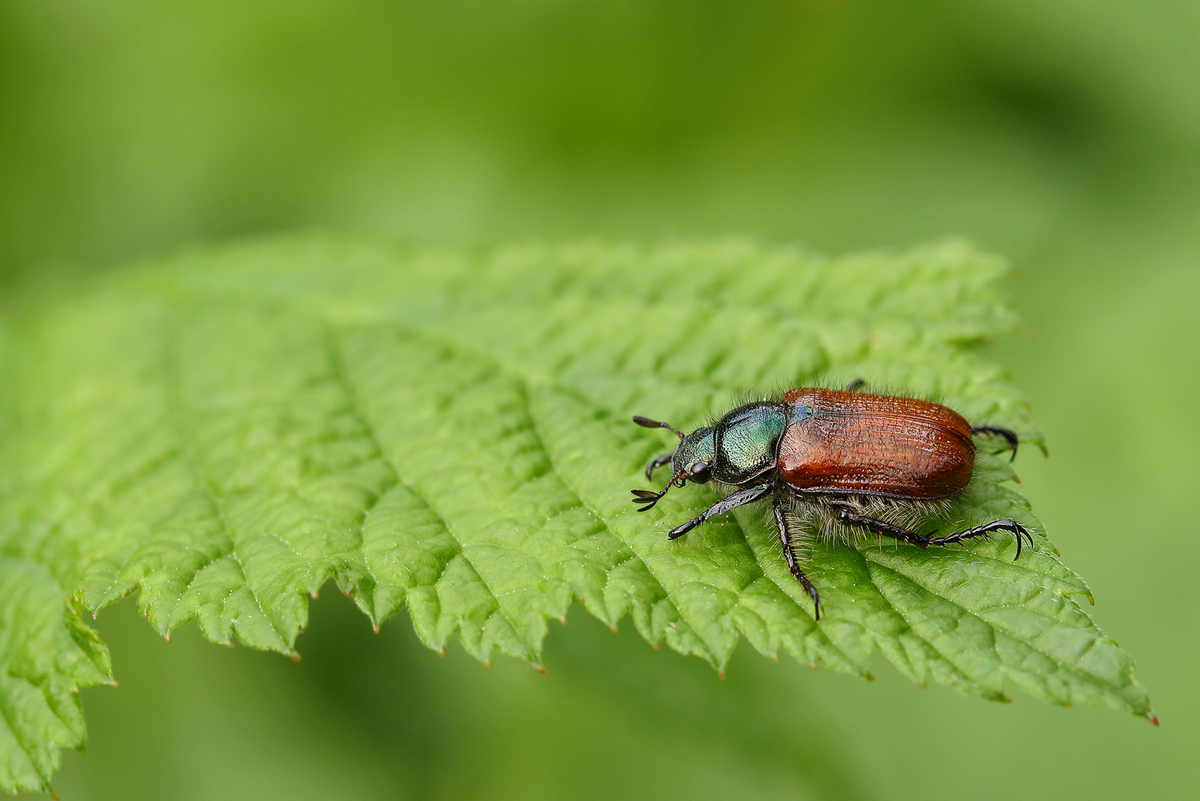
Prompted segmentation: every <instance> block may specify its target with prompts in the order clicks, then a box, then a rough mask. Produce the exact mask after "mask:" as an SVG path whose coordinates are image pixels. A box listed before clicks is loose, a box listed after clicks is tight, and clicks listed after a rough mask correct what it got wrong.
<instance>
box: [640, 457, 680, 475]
mask: <svg viewBox="0 0 1200 801" xmlns="http://www.w3.org/2000/svg"><path fill="white" fill-rule="evenodd" d="M674 455H675V451H671V452H670V453H664V454H663V455H662V456H658V457H655V458H654V459H651V460H650V464H648V465H646V478H647V479H652V478H654V471H655V470H656V469H658V468H660V467H662V466H663V465H665V464H670V463H671V457H672V456H674Z"/></svg>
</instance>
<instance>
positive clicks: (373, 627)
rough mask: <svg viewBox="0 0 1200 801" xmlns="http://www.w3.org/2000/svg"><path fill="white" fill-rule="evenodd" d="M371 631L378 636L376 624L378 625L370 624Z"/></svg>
mask: <svg viewBox="0 0 1200 801" xmlns="http://www.w3.org/2000/svg"><path fill="white" fill-rule="evenodd" d="M371 631H373V632H375V633H376V634H378V633H379V624H378V623H372V624H371Z"/></svg>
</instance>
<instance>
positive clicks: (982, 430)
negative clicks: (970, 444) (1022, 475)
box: [971, 426, 1019, 462]
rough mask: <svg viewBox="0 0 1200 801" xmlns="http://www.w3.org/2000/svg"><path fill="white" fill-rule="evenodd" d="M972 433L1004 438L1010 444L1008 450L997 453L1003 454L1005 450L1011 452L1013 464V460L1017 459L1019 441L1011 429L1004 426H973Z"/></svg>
mask: <svg viewBox="0 0 1200 801" xmlns="http://www.w3.org/2000/svg"><path fill="white" fill-rule="evenodd" d="M971 433H972V434H994V435H996V436H998V437H1004V441H1005V442H1007V443H1008V448H1007V449H1006V448H1001V449H1000V450H998V451H996V453H1003V452H1004V451H1005V450H1011V451H1012V456H1011V457H1009V459H1008V460H1009V461H1010V462H1011V461H1012V460H1013V459H1016V458H1017V445H1018V443H1019V441H1018V440H1017V434H1016V432H1015V431H1013V430H1012V429H1011V428H1005V427H1004V426H971Z"/></svg>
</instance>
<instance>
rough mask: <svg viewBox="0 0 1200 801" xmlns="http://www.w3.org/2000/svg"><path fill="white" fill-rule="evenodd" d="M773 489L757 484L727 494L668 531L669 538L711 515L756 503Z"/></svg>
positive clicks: (678, 534) (690, 528)
mask: <svg viewBox="0 0 1200 801" xmlns="http://www.w3.org/2000/svg"><path fill="white" fill-rule="evenodd" d="M770 491H771V485H770V484H755V485H754V486H753V487H746V488H745V489H740V490H738V491H737V492H735V493H733V494H732V495H727V496H726V497H724V498H722V499H721V500H719V501H717V502H716V503H714V504H713V505H712V506H710V507H708V508H707V509H705V510H704V511H703V512H702V513H700V514H698V515H696V516H695V517H693V518H692V519H691V520H689V521H687V522H686V523H684V524H683V525H682V526H677V527H675V528H673V529H671V530H670V531H669V532H667V539H669V540H673V539H677V538H679V537H682V536H683V535H684V534H687V533H688V532H689V531H691V530H692V529H694V528H695V527H696V526H698V525H700V524H701V523H703V522H704V521H705V520H707V519H708V518H710V517H715V516H717V515H723V514H725V513H726V512H730V511H733V510H734V509H736V508H738V507H739V506H744V505H746V504H748V503H754V502H755V501H757V500H759V499H760V498H762V497H763V496H764V495H766V494H767V493H768V492H770Z"/></svg>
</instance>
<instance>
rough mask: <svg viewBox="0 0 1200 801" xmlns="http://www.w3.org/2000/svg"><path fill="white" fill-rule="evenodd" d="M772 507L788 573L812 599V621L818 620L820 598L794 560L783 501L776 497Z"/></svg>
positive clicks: (789, 528) (790, 533) (794, 554)
mask: <svg viewBox="0 0 1200 801" xmlns="http://www.w3.org/2000/svg"><path fill="white" fill-rule="evenodd" d="M772 505H773V506H774V507H775V530H776V532H777V533H778V534H779V541H780V542H782V543H783V558H784V559H785V560H787V566H788V572H789V573H791V574H792V575H793V576H795V577H796V580H797V581H799V582H800V586H801V587H803V588H804V591H805V592H807V593H808V597H809V598H812V602H813V619H814V620H820V619H821V596H820V594H819V593H818V592H817V588H816V587H814V586H813V583H812V582H811V581H809V580H808V576H806V575H804V571H803V570H801V569H800V563H799V561H797V559H796V547H795V546H794V545H793V544H792V530H791V527H790V526H789V525H788V521H787V514H786V513H787V510H786V508H785V507H784V501H783V500H781V499H780V498H779V497H778V496H776V497H775V500H774V501H773V502H772Z"/></svg>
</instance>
